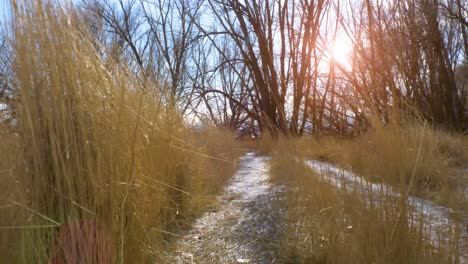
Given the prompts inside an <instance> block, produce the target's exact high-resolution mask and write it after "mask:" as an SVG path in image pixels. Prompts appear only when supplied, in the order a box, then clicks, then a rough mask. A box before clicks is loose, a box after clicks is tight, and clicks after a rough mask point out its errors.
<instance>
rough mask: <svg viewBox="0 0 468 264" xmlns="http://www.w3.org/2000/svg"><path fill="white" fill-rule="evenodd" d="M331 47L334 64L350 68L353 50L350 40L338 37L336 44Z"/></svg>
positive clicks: (331, 58)
mask: <svg viewBox="0 0 468 264" xmlns="http://www.w3.org/2000/svg"><path fill="white" fill-rule="evenodd" d="M330 46H331V48H330V50H329V54H330V60H333V61H334V62H336V63H339V64H341V65H342V66H349V65H350V56H351V53H352V50H353V48H352V45H351V42H350V41H349V39H347V38H345V37H340V36H338V37H336V39H335V41H334V43H333V44H332V45H330Z"/></svg>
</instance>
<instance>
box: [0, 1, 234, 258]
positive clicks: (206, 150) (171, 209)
mask: <svg viewBox="0 0 468 264" xmlns="http://www.w3.org/2000/svg"><path fill="white" fill-rule="evenodd" d="M71 13H72V12H71V11H70V9H68V8H59V7H57V6H54V5H52V4H47V3H42V2H41V1H23V2H21V4H20V5H18V6H15V8H14V19H13V21H14V22H13V32H14V37H13V39H12V40H11V41H12V46H13V50H14V51H13V52H14V54H13V55H14V56H13V57H14V63H13V65H14V69H13V71H14V73H15V82H16V83H15V87H16V92H17V94H16V95H15V96H16V98H15V99H17V104H16V105H15V108H16V109H15V110H16V114H17V116H16V125H15V127H14V129H13V131H11V132H8V133H9V134H8V135H9V137H11V139H10V138H3V137H2V141H3V142H2V144H5V142H7V144H11V145H12V147H11V148H7V149H4V146H5V145H2V149H1V150H2V152H1V153H0V155H1V158H0V160H1V162H2V164H1V165H2V167H1V168H3V167H6V168H8V169H7V170H8V175H9V177H10V178H9V179H10V180H9V182H8V183H7V182H6V181H2V184H1V185H2V188H4V189H2V191H4V192H3V193H6V194H8V195H6V197H3V196H2V204H4V205H5V206H3V207H2V208H1V210H3V213H2V220H1V224H2V226H1V228H2V229H1V231H2V235H1V236H2V237H1V241H2V245H1V246H0V252H1V253H3V252H9V253H8V255H7V256H9V259H10V260H11V263H154V262H158V260H161V258H162V257H163V256H164V252H163V251H164V249H165V239H166V238H167V237H168V236H171V235H168V234H170V231H171V230H172V229H171V228H173V227H174V226H175V225H177V224H180V223H186V222H189V221H190V219H191V218H192V217H194V216H196V215H197V214H200V212H201V211H202V210H204V209H205V208H206V206H207V205H206V203H207V202H208V201H210V200H212V199H210V198H209V197H211V196H212V195H213V194H214V193H215V192H216V191H217V190H219V189H220V186H221V183H222V182H223V180H224V179H225V178H226V177H228V176H229V174H230V173H231V172H232V170H233V169H234V167H235V162H234V160H235V158H236V157H237V155H238V152H237V151H236V149H237V147H236V144H237V143H236V142H235V141H234V138H233V136H232V134H230V133H229V132H227V131H218V130H214V129H212V130H208V131H204V132H200V133H205V134H204V135H200V134H199V133H195V132H193V131H192V130H190V129H188V128H186V127H184V124H183V120H182V117H181V116H180V115H179V114H178V113H177V110H176V109H174V108H171V107H170V106H167V104H165V102H164V95H163V94H161V92H159V91H160V89H158V88H157V85H158V84H157V83H152V82H149V81H145V80H144V79H143V80H142V79H140V78H137V77H136V76H135V75H133V74H132V73H131V71H129V70H128V69H127V68H126V67H125V65H122V64H117V63H116V62H114V61H112V59H110V56H109V57H108V58H106V61H105V62H104V60H103V59H102V58H101V57H100V56H99V55H98V53H97V52H96V51H95V49H94V47H93V45H92V43H91V41H89V37H88V36H87V35H86V33H85V32H83V31H81V30H78V25H76V20H75V19H74V17H73V16H72V15H70V14H71ZM2 133H4V132H3V131H2ZM5 133H7V132H5ZM207 137H208V138H209V140H204V141H201V138H204V139H205V138H207ZM14 149H18V154H17V155H13V153H14ZM5 157H6V158H5ZM3 163H5V164H3ZM11 164H14V166H12V165H11ZM220 175H224V176H220ZM3 177H5V176H4V172H3V171H2V178H3ZM4 186H5V187H4ZM2 195H3V194H2ZM3 216H6V217H3ZM3 231H5V232H3ZM3 256H5V255H2V258H3Z"/></svg>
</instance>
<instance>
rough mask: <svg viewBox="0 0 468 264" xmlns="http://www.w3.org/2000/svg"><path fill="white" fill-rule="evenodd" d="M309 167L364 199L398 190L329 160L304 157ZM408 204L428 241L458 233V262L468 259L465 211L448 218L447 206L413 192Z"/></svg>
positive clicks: (386, 196)
mask: <svg viewBox="0 0 468 264" xmlns="http://www.w3.org/2000/svg"><path fill="white" fill-rule="evenodd" d="M305 163H306V165H308V166H309V167H310V168H311V169H313V170H315V171H317V172H319V173H320V175H321V176H322V177H323V178H322V179H323V180H326V181H327V182H329V183H331V184H332V185H334V186H336V187H337V188H340V189H344V188H346V189H348V190H351V191H357V192H359V193H362V194H363V195H364V197H365V199H366V202H368V203H370V202H371V201H372V202H374V203H377V204H378V203H380V202H381V201H383V199H389V198H399V197H401V194H400V193H399V192H398V191H395V190H394V189H393V188H391V187H389V186H387V185H385V184H377V183H371V182H368V181H366V180H365V179H363V178H362V177H359V176H357V175H355V174H353V173H351V172H349V171H346V170H344V169H341V168H338V167H336V166H334V165H333V164H330V163H327V162H322V161H316V160H309V161H305ZM408 204H409V205H410V206H411V208H412V209H413V210H411V214H410V215H409V219H408V220H409V221H410V223H412V224H414V225H417V226H418V225H421V224H423V226H424V227H425V228H426V233H427V235H428V238H429V239H430V241H431V242H432V243H434V244H437V241H439V240H440V239H444V238H446V237H449V235H450V234H449V233H453V232H455V231H456V232H458V233H459V245H458V247H459V248H460V252H461V253H462V256H460V262H461V263H468V215H467V212H462V215H461V219H457V220H455V219H452V214H453V210H452V209H451V208H448V207H445V206H440V205H436V204H434V203H432V202H430V201H428V200H425V199H421V198H418V197H414V196H411V195H410V196H408Z"/></svg>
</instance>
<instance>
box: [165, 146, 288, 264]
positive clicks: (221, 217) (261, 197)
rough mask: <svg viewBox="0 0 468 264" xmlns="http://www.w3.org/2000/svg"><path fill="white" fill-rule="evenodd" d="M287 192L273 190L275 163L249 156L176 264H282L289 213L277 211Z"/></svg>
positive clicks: (182, 242)
mask: <svg viewBox="0 0 468 264" xmlns="http://www.w3.org/2000/svg"><path fill="white" fill-rule="evenodd" d="M283 190H284V188H281V187H278V186H275V185H273V184H272V183H271V182H270V176H269V158H268V157H262V156H257V155H256V154H255V153H253V152H250V153H247V154H246V155H245V156H244V157H242V158H241V160H240V165H239V170H238V171H237V173H236V174H235V175H234V177H233V178H232V179H231V181H230V182H229V183H228V185H227V186H226V188H225V189H224V193H223V194H222V195H220V196H219V197H218V198H217V199H218V203H219V206H218V209H217V210H216V211H213V212H208V213H206V214H204V215H203V216H202V217H201V218H199V219H198V220H197V221H196V223H195V224H194V227H193V229H192V230H191V231H190V232H189V234H188V235H185V236H184V237H183V238H181V239H179V241H178V242H177V243H176V256H175V258H176V259H175V260H174V262H175V263H261V264H263V263H277V262H276V256H275V252H276V251H277V247H278V244H277V242H278V240H279V239H278V238H279V235H280V233H281V230H282V228H281V225H282V223H281V219H282V218H283V213H284V212H283V211H282V210H280V209H278V208H273V206H272V205H273V204H277V202H275V201H274V200H278V199H280V197H281V195H280V193H281V192H282V191H283Z"/></svg>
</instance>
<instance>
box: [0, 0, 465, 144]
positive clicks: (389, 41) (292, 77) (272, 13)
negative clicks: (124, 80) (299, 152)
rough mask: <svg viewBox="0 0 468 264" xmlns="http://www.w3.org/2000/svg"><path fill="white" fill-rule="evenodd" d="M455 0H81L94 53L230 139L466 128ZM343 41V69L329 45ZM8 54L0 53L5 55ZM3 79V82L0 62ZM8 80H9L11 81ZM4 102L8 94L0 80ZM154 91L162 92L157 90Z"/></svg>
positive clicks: (79, 10)
mask: <svg viewBox="0 0 468 264" xmlns="http://www.w3.org/2000/svg"><path fill="white" fill-rule="evenodd" d="M467 6H468V5H466V1H464V0H410V1H407V0H363V1H351V0H349V1H337V0H317V1H309V0H293V1H281V0H250V1H238V0H152V1H146V0H82V1H81V2H79V3H78V4H77V6H76V8H75V10H76V15H77V17H79V18H80V19H81V20H82V23H81V24H82V29H83V30H87V31H90V32H91V33H92V34H93V35H94V37H95V46H96V49H98V50H100V51H101V56H102V57H103V58H104V59H106V58H111V57H112V59H113V60H114V59H116V60H118V61H122V62H125V63H126V64H129V65H131V68H132V70H133V71H134V72H135V73H136V74H137V75H138V76H139V77H140V78H142V79H145V80H148V79H150V80H152V81H153V82H154V83H156V82H157V83H160V85H157V87H158V88H155V89H164V90H165V94H168V96H167V97H166V98H165V103H167V104H172V105H175V106H177V107H178V109H179V110H180V111H181V112H182V113H183V114H184V115H185V117H186V119H187V120H189V121H193V122H194V123H196V124H200V123H203V122H210V123H214V124H215V125H217V126H221V127H227V128H231V129H233V130H236V131H237V132H238V133H239V134H249V135H254V136H258V135H260V134H261V133H262V132H263V131H275V132H280V133H283V134H290V135H302V134H304V133H334V134H336V133H339V134H341V135H350V134H353V133H356V132H359V131H362V130H363V129H365V128H366V127H368V126H369V124H370V123H371V122H372V121H371V120H370V119H371V118H376V119H377V120H380V121H382V122H384V123H386V122H390V121H392V120H396V121H399V120H401V119H404V118H406V117H408V116H409V117H411V116H414V115H418V116H421V117H423V118H425V119H426V120H428V121H430V122H431V123H432V124H434V125H435V126H438V127H443V128H447V129H453V130H461V131H463V130H464V129H466V125H467V113H466V109H467V82H468V81H467V80H468V73H467V72H468V70H467V59H468V20H467V17H468V8H467ZM340 39H346V40H347V42H349V45H350V46H351V47H352V52H351V54H350V58H349V59H348V61H347V62H343V61H337V60H334V59H333V57H332V56H331V55H330V47H331V46H333V43H334V42H335V41H340ZM5 54H6V53H5V52H4V55H5ZM1 61H2V63H3V64H2V65H3V68H2V67H0V69H2V72H3V75H1V76H3V77H2V78H3V79H5V78H9V77H8V76H9V75H8V74H7V73H6V71H7V70H6V69H7V68H8V67H5V66H4V65H6V64H7V63H8V59H5V56H3V60H1ZM12 78H13V77H12ZM3 87H4V88H3V90H2V92H1V94H2V98H3V100H4V101H5V100H6V99H10V100H11V96H8V94H10V95H13V94H14V92H13V91H12V92H7V90H8V89H11V90H14V88H13V87H7V85H6V84H5V85H3ZM161 87H162V88H161Z"/></svg>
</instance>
